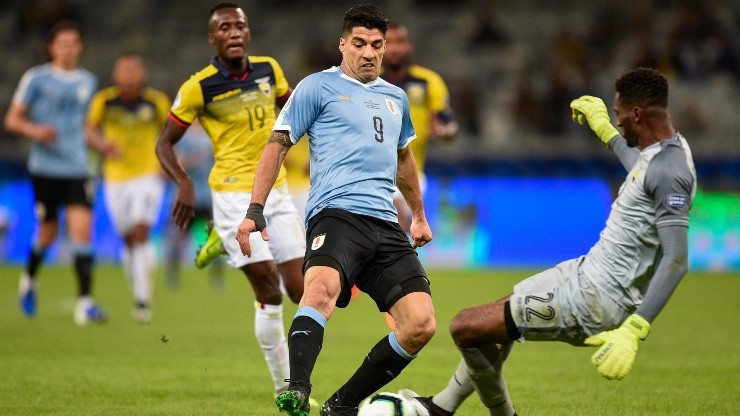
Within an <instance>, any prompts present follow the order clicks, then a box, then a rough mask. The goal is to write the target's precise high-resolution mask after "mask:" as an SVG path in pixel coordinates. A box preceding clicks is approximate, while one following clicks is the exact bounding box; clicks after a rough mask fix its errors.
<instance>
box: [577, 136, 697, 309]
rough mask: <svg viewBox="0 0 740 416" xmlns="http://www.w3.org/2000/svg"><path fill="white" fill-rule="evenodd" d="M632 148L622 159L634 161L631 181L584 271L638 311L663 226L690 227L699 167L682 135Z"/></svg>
mask: <svg viewBox="0 0 740 416" xmlns="http://www.w3.org/2000/svg"><path fill="white" fill-rule="evenodd" d="M617 140H624V139H623V138H621V137H618V138H617ZM629 150H630V151H633V152H634V154H629V155H627V156H628V157H622V156H620V159H621V160H622V162H623V163H625V164H629V163H633V165H632V166H625V167H626V168H627V169H628V171H629V174H628V175H627V179H626V180H625V182H624V183H623V184H622V186H621V187H620V188H619V195H618V196H617V198H616V199H615V200H614V203H613V204H612V206H611V212H610V214H609V218H608V219H607V221H606V228H604V230H603V231H602V232H601V234H600V237H599V241H598V242H597V243H596V244H595V245H594V246H593V247H592V248H591V250H590V251H589V252H588V254H587V255H586V257H585V259H584V261H583V265H582V269H581V272H582V273H583V274H584V275H585V276H586V277H588V278H589V279H590V280H591V281H592V282H593V283H594V284H595V285H596V286H597V287H599V288H600V289H601V290H602V291H603V292H604V293H605V294H606V295H607V296H609V297H610V298H612V300H614V301H615V302H617V303H619V304H621V305H622V306H623V307H624V308H625V309H627V310H628V311H630V312H633V311H634V310H635V309H637V307H638V306H639V305H640V304H641V303H642V299H643V297H644V295H645V292H646V291H647V289H648V286H649V285H650V281H651V279H652V277H653V273H654V269H655V267H656V266H657V265H658V262H659V261H660V258H661V254H662V252H661V248H660V242H659V239H658V228H659V227H662V226H668V225H679V226H686V227H688V225H689V208H690V207H691V203H692V201H693V199H694V195H695V194H696V170H695V168H694V161H693V159H692V156H691V149H690V148H689V146H688V143H686V140H685V139H684V138H683V137H682V136H681V135H680V134H678V133H676V134H675V135H674V137H672V138H671V139H668V140H663V141H661V142H658V143H655V144H653V145H651V146H649V147H647V148H645V149H642V150H641V151H639V150H638V149H629Z"/></svg>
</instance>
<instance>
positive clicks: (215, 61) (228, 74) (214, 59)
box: [211, 56, 252, 81]
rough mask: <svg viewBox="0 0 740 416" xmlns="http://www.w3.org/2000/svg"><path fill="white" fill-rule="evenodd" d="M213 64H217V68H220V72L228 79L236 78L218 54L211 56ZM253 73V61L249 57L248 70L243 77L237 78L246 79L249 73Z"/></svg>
mask: <svg viewBox="0 0 740 416" xmlns="http://www.w3.org/2000/svg"><path fill="white" fill-rule="evenodd" d="M211 65H213V66H215V67H216V69H218V72H219V74H221V76H223V77H224V78H226V79H235V77H234V76H232V75H231V71H229V68H226V67H225V66H224V65H223V64H222V63H221V61H219V60H218V56H213V57H212V58H211ZM250 73H252V62H251V61H250V60H249V58H247V71H246V72H245V73H244V75H243V76H242V77H241V78H236V79H239V80H241V81H244V80H245V79H247V77H248V76H249V74H250Z"/></svg>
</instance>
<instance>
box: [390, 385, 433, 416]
mask: <svg viewBox="0 0 740 416" xmlns="http://www.w3.org/2000/svg"><path fill="white" fill-rule="evenodd" d="M398 395H399V396H401V397H403V398H404V399H406V400H408V403H409V404H410V405H411V407H412V408H413V409H414V412H416V415H417V416H430V415H429V409H427V408H426V407H424V405H423V404H421V402H420V401H418V400H416V399H417V398H418V397H421V396H420V395H419V394H418V393H416V392H415V391H413V390H410V389H401V390H398Z"/></svg>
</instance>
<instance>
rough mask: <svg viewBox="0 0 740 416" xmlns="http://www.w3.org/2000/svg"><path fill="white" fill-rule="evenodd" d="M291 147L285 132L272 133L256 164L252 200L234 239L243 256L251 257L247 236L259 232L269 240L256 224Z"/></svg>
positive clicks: (263, 230)
mask: <svg viewBox="0 0 740 416" xmlns="http://www.w3.org/2000/svg"><path fill="white" fill-rule="evenodd" d="M292 146H293V142H291V141H290V136H289V135H288V132H287V131H273V132H272V134H271V135H270V138H269V139H268V140H267V145H265V149H264V150H263V151H262V155H261V156H260V160H259V162H257V173H256V174H255V176H254V184H253V185H252V199H251V200H250V203H249V208H248V210H247V215H246V218H244V220H243V221H242V223H241V224H239V228H237V230H236V236H235V237H234V238H235V239H236V241H238V242H239V248H240V249H241V251H242V254H244V255H245V256H251V255H252V247H251V246H250V244H249V234H251V233H253V232H255V231H261V232H262V238H263V239H264V240H265V241H267V240H269V236H268V235H267V229H266V228H264V226H263V225H261V224H258V222H259V223H261V222H263V221H264V217H263V216H262V208H264V206H265V203H266V202H267V196H268V195H269V193H270V189H272V186H273V185H274V184H275V179H277V176H278V173H279V172H280V166H282V164H283V160H284V159H285V155H286V154H287V153H288V150H289V149H290V148H291V147H292ZM255 220H256V221H255Z"/></svg>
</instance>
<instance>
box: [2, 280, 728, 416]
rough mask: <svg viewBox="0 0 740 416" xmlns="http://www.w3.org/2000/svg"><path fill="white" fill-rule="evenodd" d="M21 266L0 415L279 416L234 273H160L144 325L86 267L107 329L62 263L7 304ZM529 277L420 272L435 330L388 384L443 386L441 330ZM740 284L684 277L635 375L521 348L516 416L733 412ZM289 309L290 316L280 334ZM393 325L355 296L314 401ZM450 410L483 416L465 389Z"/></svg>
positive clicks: (450, 349) (447, 346)
mask: <svg viewBox="0 0 740 416" xmlns="http://www.w3.org/2000/svg"><path fill="white" fill-rule="evenodd" d="M19 272H20V267H19V266H8V265H5V266H0V294H2V296H3V300H2V302H0V415H276V414H278V413H277V411H276V410H275V407H274V405H273V403H272V400H273V391H272V383H271V381H270V379H269V376H268V373H267V369H266V365H265V363H264V361H263V358H262V354H261V352H260V350H259V347H258V345H257V342H256V340H255V339H254V336H253V315H254V312H253V306H252V304H253V303H252V301H253V296H252V293H251V290H250V289H249V286H248V283H247V281H246V280H245V279H244V277H242V276H241V275H240V274H239V272H237V271H234V270H231V271H229V274H228V275H227V282H226V289H225V291H223V292H221V293H219V292H215V291H213V290H212V289H211V288H210V286H209V284H208V279H207V277H206V274H205V273H204V272H201V271H198V270H195V269H185V270H184V271H183V276H182V280H181V284H180V286H179V288H178V289H177V290H176V291H172V290H169V289H167V288H166V286H165V285H164V284H163V278H162V274H161V273H160V274H158V275H157V284H156V288H155V305H154V309H153V311H154V319H153V321H152V323H151V324H149V325H142V324H137V323H135V322H133V321H132V319H131V317H130V312H131V295H130V293H129V290H128V288H127V286H126V283H125V281H124V278H123V274H122V272H121V270H120V269H119V268H117V267H113V266H102V267H99V268H97V269H96V270H95V276H96V283H95V290H96V293H97V296H96V297H97V299H98V301H99V303H100V304H101V305H102V306H103V307H105V308H106V309H107V311H108V312H109V314H110V318H111V319H110V321H109V322H108V323H107V324H106V325H104V326H100V327H87V328H78V327H76V326H75V325H74V323H73V322H72V309H73V304H74V296H73V295H74V291H75V284H74V280H73V278H72V274H71V272H70V267H67V266H54V267H46V268H44V269H42V271H41V274H40V284H41V285H40V295H39V311H38V314H37V316H36V317H35V318H34V319H32V320H29V319H26V318H25V317H24V316H23V315H22V314H21V313H20V311H19V309H18V302H17V277H18V274H19ZM529 274H530V271H502V270H490V271H465V272H462V271H449V270H430V271H429V275H430V279H431V280H432V291H433V293H434V299H435V308H436V312H437V321H438V328H439V329H438V332H437V335H436V336H435V337H434V339H433V340H432V341H431V343H430V344H429V345H428V346H427V347H426V348H425V349H424V350H423V351H422V353H421V354H420V356H419V358H417V359H416V360H415V361H414V362H413V363H412V364H411V365H410V366H409V367H408V368H407V369H406V371H405V372H404V373H403V374H402V375H401V376H400V377H399V378H397V379H396V380H395V381H393V382H392V383H391V384H390V385H388V386H386V387H385V388H384V389H383V390H385V391H395V390H397V389H399V388H403V387H406V388H411V389H413V390H416V391H417V392H420V393H423V394H430V393H433V392H436V391H438V390H439V389H440V388H441V387H443V386H444V385H446V383H447V381H448V378H449V376H450V375H451V372H452V371H453V369H454V368H455V366H456V365H457V362H458V360H459V355H458V353H457V351H456V350H455V348H454V346H453V344H452V341H451V339H450V336H449V333H448V331H447V328H448V326H449V323H450V320H451V319H452V317H453V316H454V314H455V313H456V312H457V311H458V310H459V309H461V308H463V307H466V306H472V305H476V304H481V303H485V302H489V301H492V300H495V299H498V298H500V297H502V296H504V295H506V294H507V293H509V291H510V290H511V287H512V285H513V284H514V283H515V282H517V281H518V280H520V279H522V278H524V277H526V276H528V275H529ZM738 295H740V276H737V275H732V274H730V273H725V274H719V273H714V274H712V273H691V274H690V275H689V276H687V277H686V278H685V279H684V281H683V282H682V283H681V285H680V286H679V287H678V289H677V291H676V293H675V294H674V296H673V298H672V299H671V300H670V302H669V303H668V306H667V307H666V309H665V310H664V311H663V313H662V315H661V316H659V317H658V319H657V320H656V322H655V323H654V325H653V332H652V334H651V335H650V338H649V339H648V340H647V341H646V342H643V343H641V345H640V352H639V354H638V357H637V361H636V363H635V366H634V368H633V370H632V373H631V374H630V375H629V376H627V378H626V379H624V380H622V381H608V380H605V379H602V378H601V377H599V376H598V375H597V373H596V371H595V370H594V368H593V367H592V366H591V363H590V361H589V357H590V355H591V353H592V352H593V350H592V349H590V348H575V347H571V346H569V345H565V344H558V343H536V342H527V343H524V344H521V345H516V346H515V348H514V350H513V351H512V354H511V356H510V358H509V361H508V362H507V365H506V367H505V374H506V379H507V382H508V387H509V392H510V394H511V396H512V399H513V401H514V403H515V405H516V406H517V410H518V411H519V414H520V415H589V416H591V415H618V416H629V415H735V414H738V412H740V406H739V403H740V346H739V345H740V333H739V331H740V303H738V300H737V299H736V296H738ZM294 311H295V306H294V305H292V304H290V305H287V306H286V310H285V316H286V326H287V325H289V320H290V318H291V317H292V314H293V312H294ZM387 333H388V329H387V327H386V324H385V320H384V319H383V317H382V316H381V315H380V314H379V313H378V312H377V310H376V309H375V307H374V304H373V303H372V301H371V300H370V299H369V297H367V296H366V295H362V296H360V297H359V298H358V299H356V300H355V301H353V302H352V303H351V304H350V306H349V307H348V308H347V309H340V310H337V312H336V314H335V315H334V316H333V317H332V319H331V320H330V322H329V325H328V328H327V333H326V338H325V340H324V348H323V351H322V354H321V356H320V357H319V360H318V363H317V365H316V369H315V371H314V374H313V384H314V393H313V395H314V396H315V398H316V399H318V400H319V401H320V402H321V401H323V400H325V399H326V398H327V397H328V396H329V395H330V394H331V393H332V392H333V391H334V390H335V389H336V388H337V387H339V386H340V385H341V384H342V383H344V381H345V380H346V379H347V378H348V377H349V376H350V374H351V373H352V372H353V371H354V370H355V368H356V367H357V366H358V365H359V363H360V362H361V361H362V359H363V358H364V356H365V354H366V353H367V351H368V349H369V348H370V347H371V346H372V345H373V344H374V343H375V342H377V340H378V339H380V338H381V337H383V336H385V335H386V334H387ZM312 414H318V412H317V411H316V410H314V411H312ZM458 414H459V415H463V416H465V415H485V414H487V412H486V411H485V409H484V408H483V406H482V405H481V404H480V402H479V401H478V399H477V397H475V395H473V396H472V397H470V398H469V399H468V400H467V401H466V402H465V404H464V405H463V407H462V408H461V409H460V410H459V411H458Z"/></svg>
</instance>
